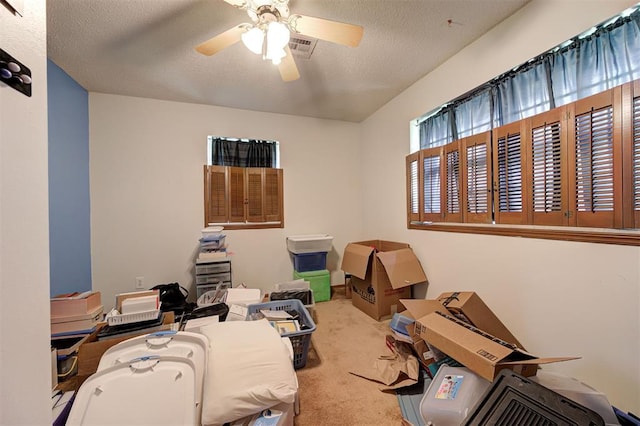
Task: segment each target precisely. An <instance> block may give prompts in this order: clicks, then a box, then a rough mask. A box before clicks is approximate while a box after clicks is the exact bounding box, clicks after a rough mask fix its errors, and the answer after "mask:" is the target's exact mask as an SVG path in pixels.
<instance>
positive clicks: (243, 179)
mask: <svg viewBox="0 0 640 426" xmlns="http://www.w3.org/2000/svg"><path fill="white" fill-rule="evenodd" d="M277 148H278V144H277V142H273V141H255V140H239V139H228V138H211V137H210V138H209V163H213V165H205V166H204V222H205V226H208V225H211V224H216V225H224V227H225V228H226V229H244V228H249V229H255V228H282V227H284V208H283V206H284V196H283V170H282V169H279V168H276V167H275V165H277V164H278V162H279V161H278V150H277ZM228 164H232V165H228ZM240 165H244V166H240Z"/></svg>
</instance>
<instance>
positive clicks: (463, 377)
mask: <svg viewBox="0 0 640 426" xmlns="http://www.w3.org/2000/svg"><path fill="white" fill-rule="evenodd" d="M489 385H491V383H490V382H489V381H488V380H486V379H483V378H482V377H480V376H478V375H477V374H475V373H474V372H473V371H471V370H469V369H468V368H465V367H449V366H448V365H446V364H445V365H442V366H441V367H440V368H439V369H438V372H437V373H436V375H435V376H434V377H433V380H431V384H430V385H429V388H428V389H427V392H426V393H425V394H424V396H423V397H422V401H421V402H420V415H421V417H422V420H423V421H424V423H425V424H427V425H434V426H458V425H461V424H462V421H463V420H464V418H465V417H467V414H469V411H470V410H471V409H472V408H473V407H474V406H475V404H476V402H477V401H478V400H479V399H480V398H481V397H482V395H483V393H484V391H485V390H486V389H487V388H488V387H489Z"/></svg>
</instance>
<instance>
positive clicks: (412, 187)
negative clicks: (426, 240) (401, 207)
mask: <svg viewBox="0 0 640 426" xmlns="http://www.w3.org/2000/svg"><path fill="white" fill-rule="evenodd" d="M419 163H420V153H419V152H415V153H413V154H411V155H408V156H407V158H406V167H407V225H408V224H410V223H411V222H419V221H420V186H419V182H420V176H419V174H420V167H419V165H420V164H419Z"/></svg>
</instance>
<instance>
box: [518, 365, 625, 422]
mask: <svg viewBox="0 0 640 426" xmlns="http://www.w3.org/2000/svg"><path fill="white" fill-rule="evenodd" d="M530 379H531V381H532V382H536V383H539V384H541V385H542V386H544V387H546V388H547V389H551V390H552V391H554V392H556V393H559V394H560V395H562V396H564V397H566V398H569V399H571V400H573V401H575V402H577V403H578V404H581V405H584V406H585V407H587V408H589V409H591V410H593V411H595V412H596V413H598V414H600V416H601V417H602V419H603V420H604V422H605V424H606V425H607V426H609V425H617V424H619V422H618V419H617V418H616V414H615V412H614V411H613V407H612V406H611V404H610V403H609V400H608V399H607V397H606V395H605V394H603V393H602V392H599V391H597V390H595V389H593V388H592V387H590V386H589V385H586V384H584V383H582V382H581V381H579V380H577V379H574V378H573V377H568V376H564V375H562V374H558V373H554V372H551V371H545V370H540V371H538V374H536V376H534V377H531V378H530Z"/></svg>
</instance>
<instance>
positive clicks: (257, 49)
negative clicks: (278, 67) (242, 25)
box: [241, 27, 264, 55]
mask: <svg viewBox="0 0 640 426" xmlns="http://www.w3.org/2000/svg"><path fill="white" fill-rule="evenodd" d="M241 37H242V43H244V45H245V46H247V49H249V50H250V51H252V52H253V53H255V54H256V55H260V54H262V43H264V32H263V31H262V30H261V29H260V28H258V27H251V29H249V30H248V31H245V32H244V33H242V36H241Z"/></svg>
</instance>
